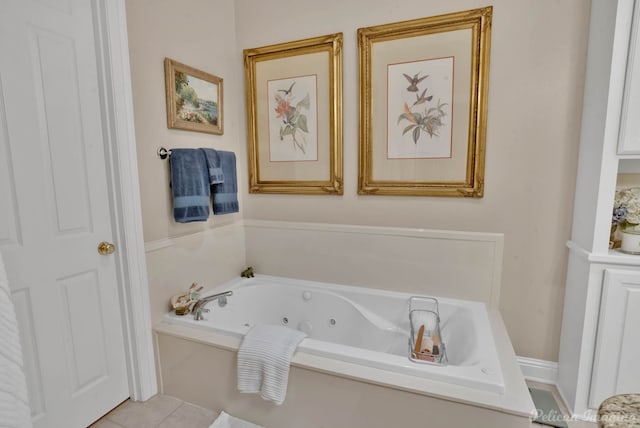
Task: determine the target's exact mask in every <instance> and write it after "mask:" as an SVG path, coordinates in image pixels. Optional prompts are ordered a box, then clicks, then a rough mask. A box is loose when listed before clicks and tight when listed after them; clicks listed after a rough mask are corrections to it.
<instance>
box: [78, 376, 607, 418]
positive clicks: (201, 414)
mask: <svg viewBox="0 0 640 428" xmlns="http://www.w3.org/2000/svg"><path fill="white" fill-rule="evenodd" d="M527 384H528V385H529V386H530V387H532V388H539V389H544V390H548V391H551V392H552V393H553V395H554V397H555V398H556V401H557V402H558V405H559V407H560V410H561V411H562V412H563V413H564V414H565V415H568V411H567V409H566V407H565V406H564V404H563V403H562V400H560V398H559V395H558V391H557V390H556V388H555V387H554V386H552V385H546V384H542V383H537V382H531V381H529V382H527ZM217 416H218V414H217V413H216V412H213V411H211V410H208V409H204V408H202V407H198V406H195V405H193V404H190V403H187V402H184V401H182V400H178V399H177V398H173V397H170V396H168V395H156V396H155V397H153V398H151V399H150V400H148V401H146V402H144V403H140V402H133V401H129V400H127V401H125V402H124V403H122V404H120V405H119V406H118V407H116V408H115V409H113V410H112V411H111V412H110V413H108V414H107V415H105V416H104V417H102V418H101V419H100V420H99V421H97V422H96V423H94V424H93V425H91V427H90V428H185V427H189V428H209V426H210V425H211V424H212V423H213V421H214V420H215V419H216V417H217ZM567 425H568V426H569V428H596V427H597V424H595V423H590V422H583V421H568V422H567ZM545 426H546V425H539V424H535V423H534V424H532V428H540V427H545ZM547 428H548V427H547Z"/></svg>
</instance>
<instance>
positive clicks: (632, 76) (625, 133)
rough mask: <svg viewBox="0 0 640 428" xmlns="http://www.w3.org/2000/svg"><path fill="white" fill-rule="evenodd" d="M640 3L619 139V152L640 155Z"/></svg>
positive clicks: (631, 43) (633, 33)
mask: <svg viewBox="0 0 640 428" xmlns="http://www.w3.org/2000/svg"><path fill="white" fill-rule="evenodd" d="M639 20H640V3H639V2H636V4H635V6H634V11H633V24H632V27H631V38H630V40H629V53H628V57H627V71H626V78H625V84H624V100H623V104H622V118H621V120H620V135H619V137H618V138H619V139H618V154H619V155H633V156H632V157H634V158H635V157H640V124H639V123H638V120H637V118H638V117H640V31H638V30H639V28H638V26H639V25H640V21H639Z"/></svg>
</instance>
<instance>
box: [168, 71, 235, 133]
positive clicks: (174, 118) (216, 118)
mask: <svg viewBox="0 0 640 428" xmlns="http://www.w3.org/2000/svg"><path fill="white" fill-rule="evenodd" d="M164 71H165V86H166V96H167V127H169V128H174V129H184V130H187V131H197V132H206V133H209V134H219V135H222V133H223V127H222V123H223V120H222V119H223V115H222V112H223V110H222V78H220V77H217V76H214V75H213V74H209V73H205V72H204V71H200V70H197V69H195V68H193V67H189V66H188V65H185V64H181V63H179V62H177V61H174V60H172V59H170V58H165V60H164Z"/></svg>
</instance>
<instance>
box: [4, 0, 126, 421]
mask: <svg viewBox="0 0 640 428" xmlns="http://www.w3.org/2000/svg"><path fill="white" fill-rule="evenodd" d="M94 4H95V3H94V2H93V1H91V0H69V1H67V0H5V1H4V2H3V6H2V8H3V10H2V13H1V14H0V57H1V58H2V61H1V62H0V197H1V198H2V200H3V201H7V203H6V204H4V203H3V204H2V206H1V207H0V225H1V226H0V251H2V253H3V257H4V258H5V264H6V267H7V271H8V276H9V283H10V284H11V288H12V295H13V298H14V301H15V304H16V310H17V316H18V325H19V328H20V333H21V341H22V345H23V348H24V355H25V370H26V375H27V383H28V390H29V394H30V399H31V405H32V415H33V420H34V426H35V427H42V428H44V427H46V428H57V427H60V428H73V427H85V426H87V425H88V424H90V423H91V422H93V421H94V420H96V419H97V418H99V417H100V416H102V415H103V414H104V413H106V412H107V411H109V410H110V409H111V408H113V407H114V406H116V405H117V404H119V403H120V402H121V401H123V400H124V399H126V398H127V397H128V396H129V392H128V379H127V371H126V365H125V351H124V341H123V336H122V319H121V315H120V305H119V295H118V284H117V280H116V278H117V275H116V262H115V257H114V256H101V255H99V254H98V251H97V245H98V244H99V243H100V242H101V241H112V240H113V234H112V229H111V228H112V219H111V215H110V213H111V211H110V208H109V206H110V203H109V193H108V181H107V173H106V163H105V141H104V137H103V123H102V109H101V100H100V98H99V86H98V70H97V61H96V53H95V41H94V28H93V17H94V13H93V11H92V6H93V5H94ZM116 245H117V243H116Z"/></svg>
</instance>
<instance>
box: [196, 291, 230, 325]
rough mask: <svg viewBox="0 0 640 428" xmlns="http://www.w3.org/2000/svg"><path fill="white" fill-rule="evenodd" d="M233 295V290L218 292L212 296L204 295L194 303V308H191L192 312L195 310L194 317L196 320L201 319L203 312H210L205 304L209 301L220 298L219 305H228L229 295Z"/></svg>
mask: <svg viewBox="0 0 640 428" xmlns="http://www.w3.org/2000/svg"><path fill="white" fill-rule="evenodd" d="M231 295H233V291H225V292H222V293H218V294H213V295H211V296H207V297H203V298H201V299H199V300H198V301H197V302H196V303H195V304H194V305H193V309H191V312H193V319H194V320H196V321H201V320H203V319H204V318H203V317H202V313H203V312H209V309H207V308H205V307H204V305H206V304H207V303H209V302H212V301H214V300H218V305H219V306H220V307H221V308H222V307H224V306H226V305H227V296H231Z"/></svg>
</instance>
